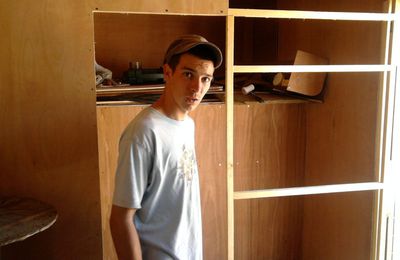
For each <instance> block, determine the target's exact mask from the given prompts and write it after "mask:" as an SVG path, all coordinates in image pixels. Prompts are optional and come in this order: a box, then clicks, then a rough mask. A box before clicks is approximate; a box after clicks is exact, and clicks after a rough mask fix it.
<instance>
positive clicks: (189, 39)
mask: <svg viewBox="0 0 400 260" xmlns="http://www.w3.org/2000/svg"><path fill="white" fill-rule="evenodd" d="M200 45H202V46H204V47H206V48H208V49H209V50H210V51H211V52H212V53H213V56H214V58H213V62H214V68H215V69H216V68H218V67H219V66H221V64H222V52H221V50H220V49H219V48H218V47H217V45H215V44H213V43H211V42H209V41H207V39H206V38H204V37H202V36H200V35H196V34H188V35H182V36H180V37H179V38H177V39H176V40H174V41H173V42H172V43H171V45H170V46H169V47H168V49H167V52H166V53H165V56H164V64H166V63H169V61H170V60H171V58H172V57H173V56H174V55H177V54H182V53H184V52H187V51H189V50H191V49H192V48H194V47H196V46H200Z"/></svg>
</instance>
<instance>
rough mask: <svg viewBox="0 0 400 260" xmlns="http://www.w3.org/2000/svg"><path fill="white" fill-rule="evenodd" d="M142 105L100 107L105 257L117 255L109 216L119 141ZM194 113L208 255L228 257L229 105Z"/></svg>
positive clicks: (206, 257) (202, 106)
mask: <svg viewBox="0 0 400 260" xmlns="http://www.w3.org/2000/svg"><path fill="white" fill-rule="evenodd" d="M142 109H143V107H142V106H136V107H135V106H125V107H98V109H97V112H98V117H97V118H98V129H99V137H98V138H99V157H100V177H101V179H100V181H101V194H102V212H103V216H102V221H103V234H104V238H103V243H104V247H103V251H104V258H105V259H116V258H115V257H116V256H115V251H114V247H113V244H112V240H111V236H110V231H109V227H108V218H109V215H110V207H111V204H112V193H113V190H114V176H115V169H116V162H117V156H118V151H117V149H118V141H119V137H120V135H121V133H122V131H123V129H124V128H125V127H126V125H127V124H128V123H129V122H130V121H131V120H132V119H133V118H134V117H135V116H136V115H137V114H138V113H139V112H140V111H141V110H142ZM192 117H193V119H194V120H195V123H196V152H197V158H198V164H199V172H200V186H201V201H202V214H203V241H204V242H203V243H204V259H225V258H226V252H227V247H226V246H227V234H226V232H227V231H226V226H227V224H226V174H225V172H226V161H225V160H226V159H225V153H224V151H225V149H226V148H225V147H226V138H225V135H224V130H225V108H224V106H222V105H200V107H199V108H198V109H197V110H196V111H195V112H193V115H192Z"/></svg>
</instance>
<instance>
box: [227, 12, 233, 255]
mask: <svg viewBox="0 0 400 260" xmlns="http://www.w3.org/2000/svg"><path fill="white" fill-rule="evenodd" d="M233 45H234V17H233V16H232V15H228V16H227V18H226V57H225V61H226V65H225V66H226V84H225V104H226V138H227V139H226V143H227V146H226V164H227V165H226V172H227V193H228V194H227V205H228V211H227V212H228V259H229V260H233V259H234V226H235V222H234V198H233V192H234V182H233V153H234V152H233V105H234V104H233V103H234V93H233V90H234V86H233V65H234V64H233V63H234V61H233V47H234V46H233Z"/></svg>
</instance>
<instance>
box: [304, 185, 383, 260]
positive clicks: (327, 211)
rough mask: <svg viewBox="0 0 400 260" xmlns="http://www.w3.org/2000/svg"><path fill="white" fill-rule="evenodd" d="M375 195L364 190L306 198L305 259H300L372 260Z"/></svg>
mask: <svg viewBox="0 0 400 260" xmlns="http://www.w3.org/2000/svg"><path fill="white" fill-rule="evenodd" d="M374 193H375V192H373V191H363V192H353V193H337V194H327V195H316V196H308V197H307V198H305V199H304V224H303V230H304V231H303V239H302V241H303V247H302V255H303V256H302V258H299V259H304V260H314V259H315V260H317V259H326V260H336V259H343V260H365V259H372V258H371V255H370V253H371V247H372V243H371V242H372V223H373V221H372V220H373V216H372V214H373V213H372V212H373V203H374ZM311 209H312V210H311Z"/></svg>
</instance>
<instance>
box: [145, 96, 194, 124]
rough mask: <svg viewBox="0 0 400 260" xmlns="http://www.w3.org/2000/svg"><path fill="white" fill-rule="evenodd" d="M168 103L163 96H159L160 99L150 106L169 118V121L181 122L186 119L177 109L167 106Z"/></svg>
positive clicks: (185, 114)
mask: <svg viewBox="0 0 400 260" xmlns="http://www.w3.org/2000/svg"><path fill="white" fill-rule="evenodd" d="M168 102H172V101H168V100H167V99H166V98H165V96H164V94H163V95H161V97H160V98H159V99H158V100H157V101H156V102H155V103H154V104H153V105H152V107H153V108H154V109H156V110H158V111H159V112H161V113H162V114H164V115H165V116H166V117H169V118H171V119H174V120H177V121H183V120H185V119H186V117H187V113H183V112H181V111H180V110H179V109H173V107H174V106H172V105H169V104H168Z"/></svg>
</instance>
